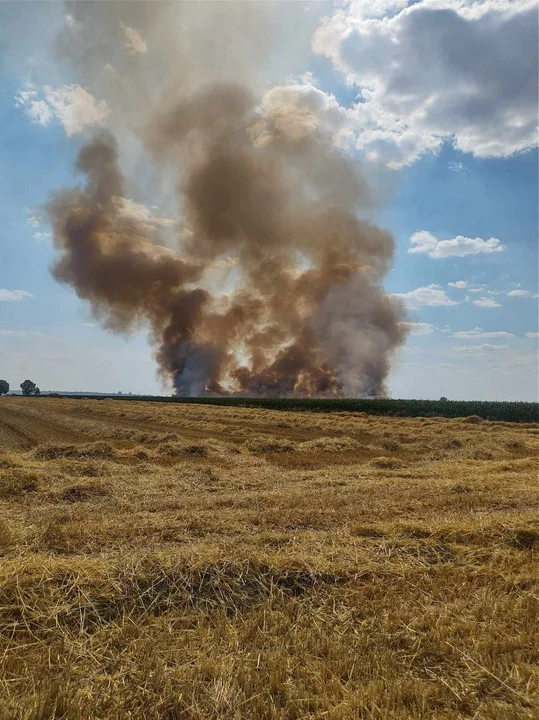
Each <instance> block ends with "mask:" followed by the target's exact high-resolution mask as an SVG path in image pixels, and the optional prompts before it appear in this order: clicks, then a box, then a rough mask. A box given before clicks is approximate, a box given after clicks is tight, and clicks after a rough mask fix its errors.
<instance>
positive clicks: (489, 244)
mask: <svg viewBox="0 0 539 720" xmlns="http://www.w3.org/2000/svg"><path fill="white" fill-rule="evenodd" d="M409 246H410V247H409V248H408V252H409V253H424V254H426V255H428V256H429V257H431V258H435V259H440V258H448V257H466V256H467V255H483V254H490V253H495V252H502V251H503V250H505V247H504V246H503V245H502V244H501V242H500V241H499V240H498V238H494V237H491V238H489V239H488V240H482V239H481V238H468V237H463V236H462V235H457V237H455V238H453V239H452V240H438V238H436V237H434V235H432V234H431V233H430V232H428V231H427V230H420V231H419V232H416V233H414V234H413V235H412V236H411V237H410V240H409ZM458 282H460V283H462V282H463V281H462V280H460V281H458ZM449 285H452V287H466V285H462V284H461V285H458V284H454V285H453V284H452V283H449Z"/></svg>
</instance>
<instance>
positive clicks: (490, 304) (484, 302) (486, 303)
mask: <svg viewBox="0 0 539 720" xmlns="http://www.w3.org/2000/svg"><path fill="white" fill-rule="evenodd" d="M472 302H473V304H474V305H477V307H482V308H499V307H501V305H500V303H499V302H496V300H493V299H492V298H489V297H480V298H477V300H472Z"/></svg>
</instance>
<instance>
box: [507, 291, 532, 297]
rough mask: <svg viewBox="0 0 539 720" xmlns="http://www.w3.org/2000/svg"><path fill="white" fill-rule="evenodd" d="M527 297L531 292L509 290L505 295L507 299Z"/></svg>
mask: <svg viewBox="0 0 539 720" xmlns="http://www.w3.org/2000/svg"><path fill="white" fill-rule="evenodd" d="M528 295H531V292H530V291H529V290H518V289H517V290H511V291H510V292H508V293H507V297H527V296H528Z"/></svg>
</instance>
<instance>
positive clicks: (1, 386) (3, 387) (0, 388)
mask: <svg viewBox="0 0 539 720" xmlns="http://www.w3.org/2000/svg"><path fill="white" fill-rule="evenodd" d="M8 392H9V383H8V382H7V380H0V395H7V394H8Z"/></svg>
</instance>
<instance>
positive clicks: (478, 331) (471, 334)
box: [453, 327, 515, 340]
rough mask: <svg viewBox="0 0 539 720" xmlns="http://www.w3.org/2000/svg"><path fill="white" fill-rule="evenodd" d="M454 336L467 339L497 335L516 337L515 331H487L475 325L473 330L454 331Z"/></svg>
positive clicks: (494, 336) (495, 336)
mask: <svg viewBox="0 0 539 720" xmlns="http://www.w3.org/2000/svg"><path fill="white" fill-rule="evenodd" d="M453 337H454V338H466V339H467V340H470V339H472V338H473V339H478V340H479V339H482V338H497V337H504V338H513V337H515V336H514V335H513V333H510V332H506V331H505V330H494V331H491V332H488V331H485V330H483V329H482V328H480V327H475V328H474V329H473V330H459V331H458V332H455V333H453Z"/></svg>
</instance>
